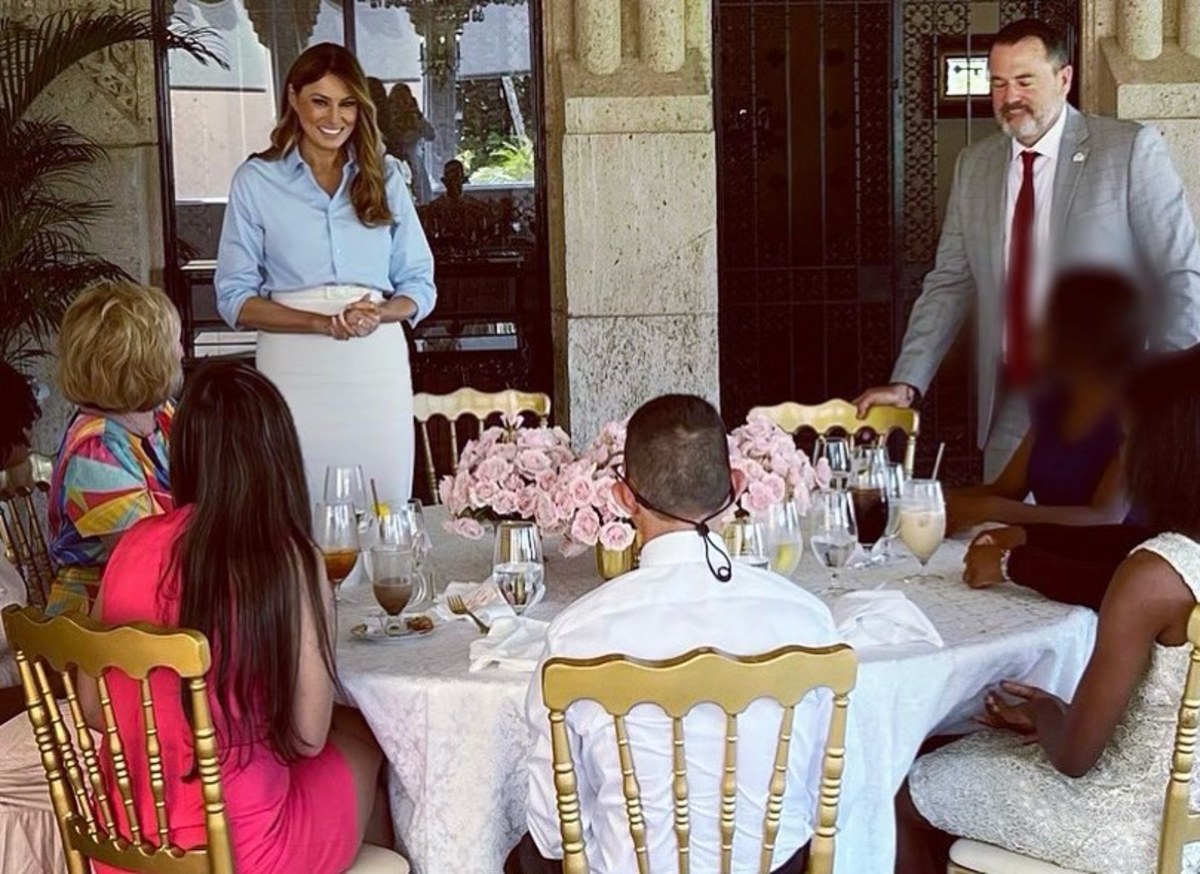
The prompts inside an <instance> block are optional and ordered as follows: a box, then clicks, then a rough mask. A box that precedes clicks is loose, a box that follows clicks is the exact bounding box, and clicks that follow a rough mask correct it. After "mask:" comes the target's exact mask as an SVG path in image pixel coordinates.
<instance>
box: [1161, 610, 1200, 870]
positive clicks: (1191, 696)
mask: <svg viewBox="0 0 1200 874" xmlns="http://www.w3.org/2000/svg"><path fill="white" fill-rule="evenodd" d="M1187 634H1188V643H1189V644H1190V646H1191V648H1192V652H1191V660H1190V661H1189V662H1188V670H1187V679H1186V681H1185V682H1184V684H1183V700H1182V701H1181V702H1180V705H1179V722H1178V724H1177V725H1176V728H1175V750H1174V753H1173V754H1172V756H1171V775H1170V777H1169V779H1168V780H1167V798H1166V803H1165V804H1164V805H1163V821H1162V832H1161V833H1160V835H1159V843H1158V874H1179V872H1180V871H1182V870H1183V847H1184V844H1189V843H1192V842H1194V841H1200V813H1196V812H1195V811H1193V810H1192V807H1191V785H1192V766H1193V763H1194V761H1195V758H1196V731H1197V727H1200V605H1197V606H1196V607H1194V608H1193V609H1192V616H1191V618H1190V619H1189V620H1188V630H1187Z"/></svg>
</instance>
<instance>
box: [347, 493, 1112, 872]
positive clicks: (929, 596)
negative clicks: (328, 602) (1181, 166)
mask: <svg viewBox="0 0 1200 874" xmlns="http://www.w3.org/2000/svg"><path fill="white" fill-rule="evenodd" d="M425 515H426V517H427V526H428V529H429V533H430V540H431V543H432V550H431V564H432V568H433V576H434V579H435V586H436V587H437V588H439V589H444V587H445V586H446V585H447V584H448V583H450V582H481V581H484V580H485V579H486V578H487V577H488V576H489V574H490V572H491V564H492V542H491V540H490V539H488V538H486V537H485V538H484V539H482V540H478V541H470V540H465V539H463V538H461V537H458V536H456V535H453V534H451V533H449V532H448V531H446V530H445V529H444V522H445V521H446V515H445V512H444V510H443V509H442V508H440V507H430V508H427V509H426V511H425ZM558 545H559V544H558V539H557V538H555V537H549V538H547V539H546V542H545V553H546V563H545V582H546V593H545V597H544V598H543V600H542V601H541V602H540V603H538V604H537V605H536V606H533V607H531V608H530V609H529V610H528V611H527V615H529V616H531V617H533V618H537V619H544V620H549V619H552V618H553V617H554V616H555V615H556V614H557V613H559V612H560V611H562V610H563V609H564V608H566V607H567V606H568V605H570V604H571V603H572V602H573V601H575V600H576V599H578V598H579V597H580V596H582V595H584V594H585V593H587V592H589V591H591V590H592V589H594V588H596V587H597V586H600V585H603V580H602V579H601V577H600V575H599V573H598V571H597V568H596V561H595V555H594V553H593V552H586V553H584V554H582V555H576V556H574V557H571V558H567V557H564V556H562V555H561V554H560V553H559V551H558ZM965 549H966V544H965V543H964V542H962V541H956V540H947V541H946V542H945V543H943V544H942V546H941V548H940V549H939V550H938V551H937V553H936V554H935V555H934V557H933V559H932V560H931V561H930V562H929V565H928V567H927V568H926V569H925V572H926V574H928V575H930V576H928V577H923V578H919V579H916V578H914V577H916V576H917V574H918V573H919V571H920V568H919V566H918V564H917V562H916V560H915V559H913V558H911V557H908V556H907V555H902V556H900V557H898V558H897V559H895V560H893V561H890V562H887V563H882V564H875V565H868V566H864V567H860V568H847V569H843V570H842V571H841V572H840V573H839V574H838V576H837V577H836V578H835V577H834V576H833V575H832V574H831V573H830V571H829V570H828V569H826V568H824V567H822V566H821V565H819V564H818V562H817V560H816V558H815V557H814V556H812V555H811V554H808V553H806V554H805V557H804V559H803V560H802V561H801V562H800V564H799V565H798V567H797V568H796V570H795V572H794V573H793V574H792V575H791V579H792V581H793V582H794V583H795V584H796V585H798V586H802V587H804V588H805V589H807V590H809V591H810V592H812V593H813V594H815V595H817V596H818V597H820V598H822V599H823V600H825V601H826V602H827V603H828V604H830V605H831V606H832V605H833V604H835V603H836V601H837V599H838V598H839V597H841V596H843V595H844V594H846V593H847V592H849V591H856V590H862V589H884V588H888V589H899V590H901V591H903V592H904V594H905V595H906V596H907V597H908V598H909V600H911V601H912V602H913V603H915V604H916V605H917V607H918V608H919V609H920V610H921V611H922V612H923V613H924V614H925V616H926V617H928V619H929V620H930V621H931V622H932V624H933V626H934V627H935V628H936V629H937V631H938V633H939V635H940V636H941V638H942V644H943V645H942V646H935V645H933V644H930V643H928V642H911V643H902V644H894V643H893V644H888V645H878V646H863V647H860V648H858V649H857V655H858V659H859V670H858V678H857V685H856V688H855V689H854V691H853V693H852V694H851V698H850V708H849V719H848V729H847V737H846V765H845V778H844V779H845V783H844V787H843V788H844V791H843V796H842V803H841V806H840V809H839V817H838V835H837V843H836V855H835V871H836V872H837V874H886V872H890V871H892V870H893V866H894V864H895V852H896V820H895V815H894V807H893V799H894V796H895V794H896V792H897V790H898V789H899V788H900V786H901V784H902V783H903V781H904V778H905V775H906V774H907V773H908V771H909V769H910V767H911V766H912V763H913V761H914V760H915V759H916V757H917V755H918V752H919V750H920V749H921V746H922V744H923V743H924V742H925V740H926V739H927V738H928V737H930V736H934V735H938V734H944V733H954V732H963V731H966V730H971V729H972V728H978V727H979V726H978V725H976V724H974V723H973V721H972V720H973V717H975V716H977V715H978V714H979V713H980V712H981V709H982V699H983V695H984V693H985V691H986V690H988V689H989V688H991V687H993V686H994V685H995V684H996V683H997V682H999V681H1000V680H1003V679H1013V680H1020V681H1023V682H1027V683H1032V684H1034V685H1037V686H1040V687H1041V688H1044V689H1046V690H1047V691H1049V692H1051V693H1052V694H1055V695H1058V696H1061V697H1064V698H1067V699H1069V698H1070V696H1071V694H1072V692H1073V690H1074V688H1075V686H1076V684H1077V683H1078V681H1079V678H1080V676H1081V675H1082V672H1083V669H1084V666H1085V665H1086V662H1087V659H1088V657H1089V655H1090V653H1091V650H1092V646H1093V643H1094V638H1095V630H1096V616H1095V613H1094V612H1092V611H1091V610H1088V609H1085V608H1082V607H1075V606H1069V605H1065V604H1059V603H1056V602H1053V601H1049V600H1047V599H1046V598H1044V597H1042V596H1041V595H1040V594H1038V593H1036V592H1033V591H1031V590H1029V589H1025V588H1022V587H1020V586H1017V585H1014V584H1011V583H1006V584H1002V585H997V586H993V587H991V588H987V589H971V588H968V587H967V586H966V585H965V584H964V583H963V582H962V561H963V555H964V552H965ZM900 551H901V552H903V550H902V547H901V549H900ZM378 614H379V607H378V606H377V605H376V604H375V602H374V598H373V595H372V590H371V586H370V585H369V584H366V585H363V584H359V585H356V586H352V587H348V588H345V589H343V591H342V594H341V601H340V603H339V605H338V632H337V670H338V678H339V680H340V684H341V694H342V695H343V696H344V699H345V702H346V703H348V704H351V705H353V706H355V707H357V708H358V709H359V710H360V711H361V712H362V714H363V716H364V717H365V719H366V721H367V723H368V724H369V725H370V727H371V729H372V731H373V732H374V734H375V737H376V738H377V739H378V741H379V744H380V746H381V747H382V749H383V752H384V754H385V756H386V758H387V763H388V767H389V775H388V785H389V799H390V803H391V813H392V818H393V822H394V825H395V832H396V838H397V843H398V846H399V849H400V851H401V852H402V853H403V854H404V855H405V857H406V858H407V859H408V860H409V862H410V864H411V865H412V868H413V871H414V872H416V874H498V872H500V871H502V869H503V863H504V859H505V857H506V855H507V854H508V852H509V851H510V849H511V848H512V847H513V846H514V845H515V844H516V843H517V842H518V841H519V840H520V838H521V836H522V835H523V834H524V833H525V831H526V830H527V829H526V818H525V802H526V797H527V786H528V774H527V754H528V751H529V749H530V746H531V740H530V738H531V735H530V727H529V725H528V724H527V721H526V714H525V700H526V694H527V691H528V689H529V685H530V682H531V680H532V679H533V675H532V672H530V671H522V670H504V669H501V668H498V667H495V666H492V667H487V668H484V669H482V670H476V671H471V670H470V666H469V658H468V650H469V647H470V644H471V642H472V640H475V639H478V638H479V636H480V631H479V630H478V629H477V628H476V626H475V625H474V624H473V623H471V622H469V621H439V622H438V624H437V625H436V626H435V627H434V629H433V630H432V631H431V632H429V633H427V634H424V635H419V636H418V635H413V636H409V637H407V638H404V639H400V640H397V641H387V640H361V639H357V638H356V636H354V635H352V634H351V628H352V627H354V626H355V625H358V624H361V623H369V622H377V621H378V618H377V617H378ZM797 643H803V641H802V640H798V641H797ZM585 815H586V812H585ZM784 815H785V816H786V815H788V813H787V811H785V812H784Z"/></svg>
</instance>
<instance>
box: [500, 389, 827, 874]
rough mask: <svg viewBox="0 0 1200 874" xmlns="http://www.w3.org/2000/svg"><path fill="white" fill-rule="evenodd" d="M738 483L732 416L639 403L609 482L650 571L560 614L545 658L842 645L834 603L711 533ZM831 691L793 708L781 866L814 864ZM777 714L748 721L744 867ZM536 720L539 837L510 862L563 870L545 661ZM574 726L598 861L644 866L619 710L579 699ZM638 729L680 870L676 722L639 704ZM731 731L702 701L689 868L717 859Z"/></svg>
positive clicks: (691, 763)
mask: <svg viewBox="0 0 1200 874" xmlns="http://www.w3.org/2000/svg"><path fill="white" fill-rule="evenodd" d="M743 485H744V482H743V480H742V478H741V474H740V472H739V473H737V474H731V472H730V468H729V451H728V446H727V442H726V436H725V426H724V423H723V422H722V421H721V417H720V416H719V415H718V413H717V411H716V410H715V409H713V408H712V406H711V405H710V404H708V403H707V402H706V401H704V400H702V399H701V398H698V397H692V396H687V395H667V396H664V397H660V398H657V399H655V400H653V401H650V402H649V403H647V404H645V405H644V406H642V407H641V408H640V409H639V410H638V411H637V412H636V413H634V415H633V417H632V418H631V419H630V420H629V426H628V431H627V436H626V443H625V471H624V476H623V480H622V482H620V483H619V484H618V485H617V487H616V488H615V489H614V494H615V496H616V499H617V500H618V501H620V503H621V504H622V505H623V506H624V507H626V508H627V509H628V510H629V513H630V516H631V517H632V519H633V522H634V524H635V525H636V527H637V529H638V531H639V532H640V534H641V535H642V540H643V543H644V546H643V548H642V553H641V564H640V567H639V568H638V569H637V570H634V571H631V572H630V573H627V574H624V575H623V576H620V577H618V578H617V579H614V580H612V581H610V582H608V583H605V584H604V585H602V586H600V587H599V588H597V589H596V590H595V591H593V592H591V593H589V594H588V595H586V596H584V597H583V598H580V599H579V600H578V601H576V602H575V603H574V604H572V605H571V606H570V607H568V608H567V609H566V610H564V611H563V612H562V613H561V614H559V616H558V617H557V618H556V619H555V620H554V621H553V622H552V623H551V624H550V628H549V631H548V633H547V644H546V651H545V654H544V656H543V659H547V658H551V657H555V656H567V657H576V658H588V657H595V656H599V655H605V654H609V653H622V654H625V655H630V656H635V657H638V658H643V659H665V658H671V657H673V656H678V655H682V654H683V653H685V652H688V651H689V650H692V649H696V648H698V647H716V648H717V649H720V650H722V651H724V652H727V653H731V654H735V655H755V654H760V653H764V652H768V651H770V650H773V649H777V648H778V647H781V646H785V645H789V644H802V645H806V646H826V645H829V644H832V643H834V642H836V640H837V632H836V630H835V628H834V623H833V619H832V617H831V616H830V614H829V610H828V609H827V608H826V607H825V605H824V604H822V603H821V602H820V601H819V600H817V599H816V598H815V597H813V596H812V595H810V594H809V593H808V592H806V591H804V590H803V589H801V588H800V587H798V586H796V585H795V584H794V583H791V582H790V581H788V580H787V579H785V578H783V577H781V576H778V575H777V574H774V573H771V572H770V571H767V570H758V569H755V568H752V567H750V566H749V565H745V564H741V563H735V562H731V561H730V559H729V556H728V554H727V553H726V552H725V549H724V546H723V544H722V543H721V540H720V538H719V537H718V536H717V535H715V534H712V533H710V532H709V531H708V527H707V526H708V523H710V522H712V521H713V520H715V519H718V518H719V517H720V516H721V515H722V514H723V513H724V512H725V510H726V509H727V508H728V507H729V506H730V504H731V503H732V501H733V500H734V497H735V495H736V494H737V493H738V491H739V490H740V489H741V488H742V486H743ZM828 701H829V697H828V693H827V692H817V693H814V694H811V695H809V696H808V698H806V699H805V701H804V702H803V703H802V704H801V705H800V706H799V707H797V709H796V716H795V733H794V736H793V740H792V745H791V762H790V765H789V769H788V775H787V791H786V794H785V797H784V807H783V821H782V824H781V827H780V830H779V835H778V840H777V842H776V849H775V856H774V862H773V867H774V870H775V871H776V872H788V874H790V872H797V874H799V872H802V871H803V870H804V864H805V857H806V855H807V854H806V850H807V844H808V841H809V839H810V838H811V836H812V826H811V823H812V820H813V815H814V811H815V810H816V797H817V792H818V786H819V774H820V758H821V752H822V749H823V745H824V741H825V737H826V734H827V732H828V724H829V705H828ZM781 715H782V711H781V709H780V707H779V705H777V704H776V703H775V702H773V701H767V700H760V701H756V702H755V703H754V704H752V705H751V706H750V708H748V709H747V710H746V712H745V713H744V714H742V716H741V717H740V719H739V721H738V764H737V774H738V782H739V787H738V788H739V791H738V797H737V808H736V834H735V837H734V848H733V854H734V855H733V870H735V871H749V870H755V871H756V870H758V857H759V852H760V847H761V837H762V826H763V819H764V816H765V810H764V801H765V800H766V798H767V794H768V790H767V785H768V780H769V778H770V774H771V769H772V765H773V757H774V755H775V746H776V739H777V736H778V732H779V725H780V718H781ZM526 720H527V721H528V723H529V726H530V729H531V731H532V733H533V748H532V754H531V756H530V763H529V769H530V772H529V808H528V823H529V832H530V834H528V835H526V836H525V838H524V839H523V840H522V841H521V843H520V844H519V845H518V846H517V847H516V848H515V849H514V850H513V852H512V854H511V855H510V856H509V859H508V861H507V863H506V865H505V872H506V874H507V872H512V874H518V872H523V874H534V872H543V871H545V872H551V871H561V870H562V865H561V859H562V842H561V836H560V832H559V820H558V813H557V807H556V802H555V794H554V780H553V771H552V767H551V752H550V723H549V719H548V716H547V711H546V708H545V706H544V704H543V702H542V693H541V670H540V668H539V670H538V671H536V672H535V673H534V676H533V680H532V682H531V684H530V688H529V695H528V699H527V702H526ZM567 724H568V727H569V729H570V736H571V741H572V751H573V756H574V763H575V771H576V776H577V778H578V784H579V797H580V807H581V810H582V815H583V823H584V829H585V832H584V836H585V846H586V847H587V852H588V861H589V865H590V867H591V870H592V872H594V874H626V872H630V871H636V870H637V863H636V861H635V858H634V852H633V843H632V841H631V839H630V836H629V827H628V824H627V820H626V817H625V805H624V796H623V794H622V789H621V768H620V765H619V764H618V760H617V746H616V740H615V736H614V734H613V723H612V718H611V717H610V716H608V715H607V714H606V713H605V712H604V711H603V710H602V709H601V708H600V707H599V706H598V705H596V704H595V703H593V702H590V701H585V702H579V703H577V704H575V705H572V707H571V708H570V710H568V712H567ZM627 725H628V730H629V736H630V746H631V750H632V752H633V760H634V766H635V769H636V771H637V775H638V779H639V782H640V785H641V793H642V806H643V811H644V814H645V820H646V833H647V845H648V848H649V856H650V867H651V870H655V871H674V870H675V869H676V867H677V847H676V840H675V831H674V827H673V819H672V798H673V797H672V793H671V754H672V745H671V723H670V719H669V718H667V717H666V716H665V715H664V714H663V712H662V711H661V710H659V709H658V708H655V707H650V706H641V707H638V708H635V709H634V710H633V711H632V713H631V714H630V716H629V718H628V720H627ZM724 730H725V718H724V714H723V713H721V711H720V710H719V709H718V708H717V707H715V706H714V705H702V706H701V707H698V708H696V709H695V710H693V711H692V713H691V714H690V715H689V716H688V717H687V719H686V720H685V724H684V739H685V748H686V751H687V763H688V765H687V767H688V794H689V798H690V809H691V860H692V863H691V866H692V870H693V871H717V870H719V868H720V866H719V861H718V860H719V858H720V831H719V815H720V779H721V767H722V759H723V738H724Z"/></svg>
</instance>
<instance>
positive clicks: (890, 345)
mask: <svg viewBox="0 0 1200 874" xmlns="http://www.w3.org/2000/svg"><path fill="white" fill-rule="evenodd" d="M978 5H979V4H973V3H971V2H969V0H908V2H904V3H900V2H893V0H717V7H716V24H715V27H716V48H717V71H716V72H717V109H716V123H717V137H718V156H719V160H718V223H719V234H720V248H719V282H720V338H721V396H722V405H723V412H724V414H725V417H726V419H727V420H728V422H729V424H730V425H734V424H736V423H738V422H740V421H741V420H742V419H743V418H744V417H745V415H746V412H747V411H748V410H749V409H750V408H751V407H753V406H755V405H758V404H764V403H776V402H778V401H781V400H787V399H791V400H799V401H804V402H818V401H821V400H824V399H826V398H830V397H834V396H841V397H853V396H854V395H855V394H857V393H858V391H859V390H860V389H862V388H864V387H866V386H869V385H874V384H878V383H881V382H884V381H886V380H887V378H888V376H889V374H890V371H891V366H892V362H893V359H894V357H895V353H896V348H897V345H898V342H899V338H900V336H901V335H902V332H903V328H904V325H905V322H906V319H907V314H908V310H909V308H910V307H911V304H912V301H913V300H915V298H916V295H917V294H919V292H920V281H921V278H922V277H923V276H924V274H925V272H926V271H927V270H928V269H929V267H930V266H931V265H932V261H933V256H934V252H935V250H936V246H937V238H938V232H939V215H938V203H939V199H940V200H941V201H942V202H944V200H945V197H946V194H947V192H946V191H944V190H939V187H938V184H939V174H938V170H939V160H938V158H939V155H938V151H939V133H941V134H943V135H944V133H945V130H946V125H947V124H949V125H952V126H953V125H963V126H964V127H963V128H961V129H960V138H961V136H962V133H965V134H966V137H967V138H968V139H969V137H970V135H971V132H970V131H969V130H968V128H969V126H970V123H971V119H970V117H968V118H965V119H957V118H956V119H954V121H952V122H946V121H945V120H944V119H942V118H940V116H939V104H938V99H937V87H938V77H937V75H936V68H937V63H938V57H937V55H938V46H939V43H940V42H941V41H945V40H956V41H962V40H963V38H964V37H970V36H972V35H982V34H973V33H972V14H971V13H972V7H973V6H978ZM1027 15H1029V16H1032V15H1036V16H1039V17H1042V18H1043V19H1044V20H1046V21H1048V22H1049V23H1051V24H1053V25H1055V26H1058V27H1060V28H1063V29H1064V30H1068V31H1069V32H1070V33H1074V29H1075V27H1076V21H1077V16H1078V11H1077V8H1076V4H1075V3H1072V2H1063V0H1058V2H1046V0H1042V2H1039V0H1005V2H1002V3H1001V4H1000V5H999V21H998V23H999V25H1001V26H1002V25H1004V24H1006V23H1008V22H1010V21H1013V20H1016V19H1018V18H1021V17H1024V16H1027ZM975 118H976V120H978V119H979V116H978V115H976V116H975ZM987 118H988V116H986V115H985V116H984V119H987ZM978 129H979V124H978V123H977V124H976V125H975V128H974V129H973V130H975V131H978ZM993 129H994V128H991V127H988V126H987V125H986V124H985V125H984V127H983V130H984V131H986V132H988V133H990V132H991V131H992V130H993ZM972 385H973V380H972V374H971V373H970V367H969V361H968V356H966V355H965V354H963V350H962V349H961V348H960V349H958V350H956V351H955V352H954V353H952V354H951V356H950V358H949V359H948V360H947V361H946V363H945V364H944V365H943V367H942V371H941V375H940V376H939V379H938V380H937V383H936V385H935V388H934V390H933V391H932V392H931V393H930V397H929V398H927V401H926V406H925V431H926V433H927V434H930V435H933V436H936V438H937V440H943V439H944V440H946V441H947V444H948V445H947V457H946V460H945V462H944V465H945V471H946V476H947V478H948V479H950V480H952V481H963V480H966V479H970V478H973V477H978V468H979V454H978V452H977V451H976V450H975V449H974V446H973V442H974V440H973V436H974V414H973V407H974V402H973V395H972V391H973V389H972ZM935 449H936V441H935V440H928V439H927V440H925V441H923V444H922V453H921V454H922V456H924V458H923V459H922V460H923V461H925V462H926V463H931V461H930V460H929V455H930V454H931V453H932V452H933V451H935Z"/></svg>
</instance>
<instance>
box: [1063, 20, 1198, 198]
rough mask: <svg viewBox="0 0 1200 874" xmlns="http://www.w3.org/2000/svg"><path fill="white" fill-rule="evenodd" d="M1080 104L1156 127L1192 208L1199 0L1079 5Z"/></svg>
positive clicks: (1195, 183)
mask: <svg viewBox="0 0 1200 874" xmlns="http://www.w3.org/2000/svg"><path fill="white" fill-rule="evenodd" d="M1084 18H1085V28H1084V40H1085V42H1084V45H1083V46H1082V48H1083V50H1084V51H1083V54H1084V58H1085V61H1084V63H1085V64H1090V66H1088V67H1086V69H1085V73H1086V77H1085V81H1086V82H1090V83H1091V87H1090V88H1088V89H1087V90H1086V91H1085V94H1084V98H1085V99H1084V108H1086V109H1088V110H1090V111H1093V112H1098V113H1100V114H1103V115H1110V116H1114V117H1116V118H1125V119H1130V120H1133V121H1140V122H1143V123H1145V124H1151V125H1154V126H1155V127H1157V128H1158V129H1159V130H1161V131H1162V132H1163V135H1164V136H1165V137H1166V140H1167V143H1168V145H1169V146H1170V149H1171V153H1172V157H1173V158H1174V162H1175V167H1176V169H1177V170H1178V171H1179V173H1180V175H1181V176H1182V177H1183V181H1184V187H1185V189H1186V190H1187V195H1188V201H1189V203H1190V204H1191V205H1192V209H1193V211H1195V209H1196V205H1197V204H1198V203H1200V43H1197V44H1195V45H1189V44H1188V41H1187V39H1186V38H1185V37H1186V34H1187V32H1188V30H1189V28H1192V27H1193V26H1194V25H1193V24H1192V22H1194V23H1195V25H1200V0H1092V2H1090V3H1088V4H1086V5H1085V16H1084Z"/></svg>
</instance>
